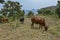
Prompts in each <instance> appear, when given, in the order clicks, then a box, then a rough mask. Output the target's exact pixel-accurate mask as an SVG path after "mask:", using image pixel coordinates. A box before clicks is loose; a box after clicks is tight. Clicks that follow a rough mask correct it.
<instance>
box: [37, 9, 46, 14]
mask: <svg viewBox="0 0 60 40" xmlns="http://www.w3.org/2000/svg"><path fill="white" fill-rule="evenodd" d="M44 10H45V9H38V10H37V12H38V14H42V13H43V12H44Z"/></svg>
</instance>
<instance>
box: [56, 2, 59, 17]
mask: <svg viewBox="0 0 60 40" xmlns="http://www.w3.org/2000/svg"><path fill="white" fill-rule="evenodd" d="M56 13H57V14H58V17H59V18H60V1H58V4H57V9H56Z"/></svg>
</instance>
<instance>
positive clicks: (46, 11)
mask: <svg viewBox="0 0 60 40" xmlns="http://www.w3.org/2000/svg"><path fill="white" fill-rule="evenodd" d="M43 14H49V15H51V14H52V11H51V10H49V9H46V10H45V11H44V13H43Z"/></svg>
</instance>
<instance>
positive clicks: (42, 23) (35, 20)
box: [31, 16, 48, 31]
mask: <svg viewBox="0 0 60 40" xmlns="http://www.w3.org/2000/svg"><path fill="white" fill-rule="evenodd" d="M31 22H32V24H31V28H34V23H35V24H39V29H40V28H42V27H44V29H45V31H47V30H48V25H46V22H45V19H44V18H40V17H36V16H34V17H32V18H31Z"/></svg>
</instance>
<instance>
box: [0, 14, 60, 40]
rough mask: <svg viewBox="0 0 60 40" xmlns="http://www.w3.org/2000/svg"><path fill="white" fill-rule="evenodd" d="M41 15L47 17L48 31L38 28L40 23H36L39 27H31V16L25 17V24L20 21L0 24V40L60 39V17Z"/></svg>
mask: <svg viewBox="0 0 60 40" xmlns="http://www.w3.org/2000/svg"><path fill="white" fill-rule="evenodd" d="M39 17H43V18H45V19H46V22H47V23H48V24H49V30H48V31H47V32H45V31H43V30H41V29H38V27H37V26H38V25H35V27H37V28H34V29H31V22H30V18H25V23H24V24H20V23H19V21H14V22H10V23H4V24H0V40H59V39H60V38H59V37H60V35H59V34H60V33H59V32H60V29H59V28H60V19H56V18H54V17H52V16H43V15H39ZM18 26H19V27H18Z"/></svg>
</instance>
